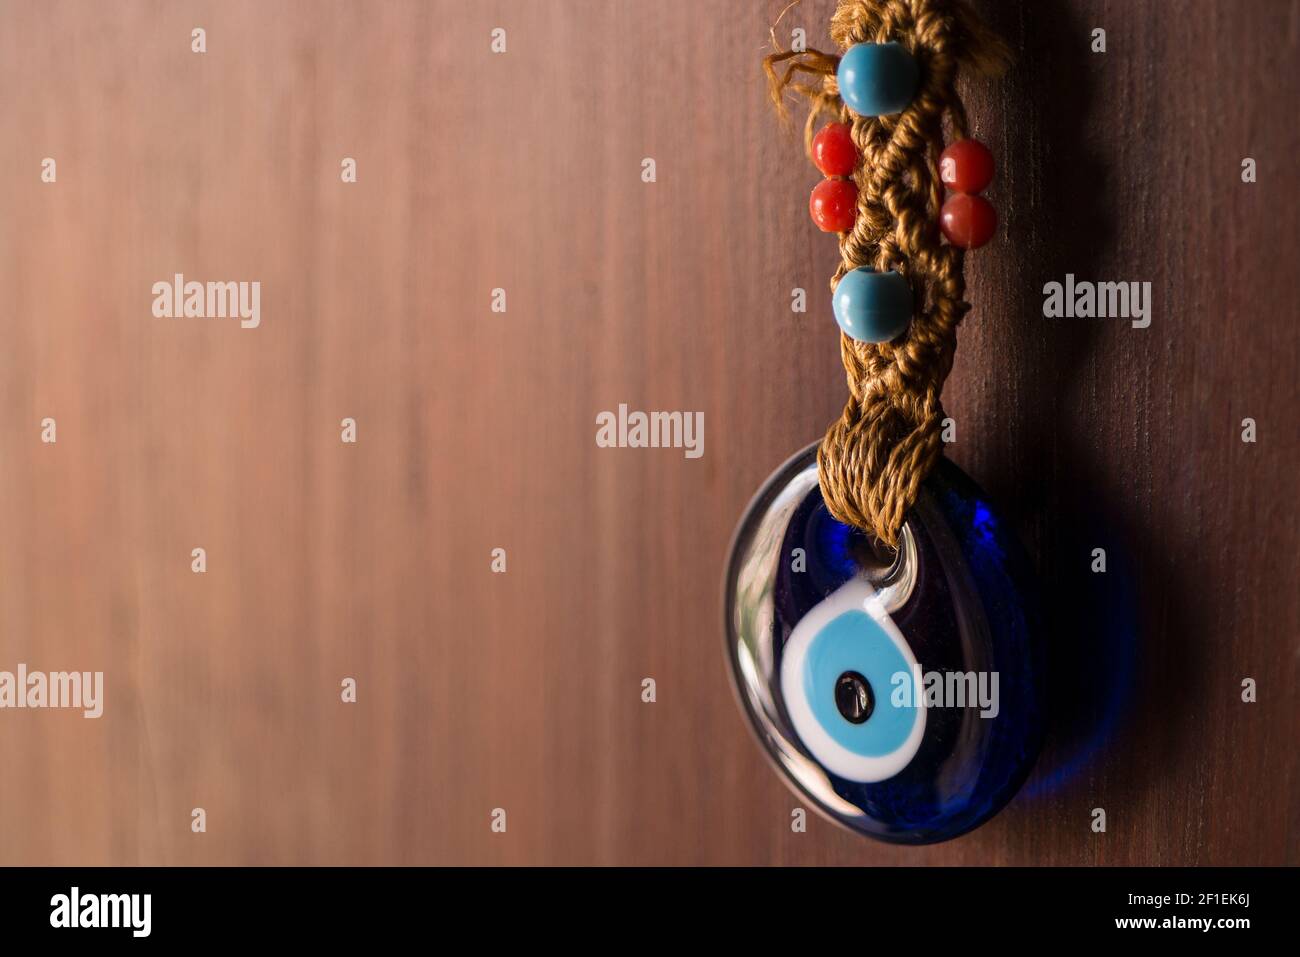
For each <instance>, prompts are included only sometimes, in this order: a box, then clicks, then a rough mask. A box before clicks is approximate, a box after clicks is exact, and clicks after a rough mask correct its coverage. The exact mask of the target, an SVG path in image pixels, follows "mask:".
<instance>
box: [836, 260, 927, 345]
mask: <svg viewBox="0 0 1300 957" xmlns="http://www.w3.org/2000/svg"><path fill="white" fill-rule="evenodd" d="M831 305H832V307H833V308H834V309H835V321H836V322H838V323H839V325H840V328H841V329H843V330H844V331H845V332H846V333H847V334H848V335H850V336H852V337H853V338H854V339H858V340H860V341H862V342H889V341H890V340H891V339H896V338H898V337H899V336H900V335H902V334H903V330H904V329H906V328H907V324H908V322H910V321H911V319H912V287H911V286H910V285H908V282H907V280H906V279H904V278H903V277H902V276H901V275H899V274H898V273H896V272H893V271H890V272H876V271H875V270H874V269H871V268H870V267H868V266H862V267H860V268H858V269H854V270H852V271H851V272H847V273H845V274H844V275H843V276H842V277H841V278H840V281H839V284H838V285H837V286H836V287H835V294H834V296H832V298H831Z"/></svg>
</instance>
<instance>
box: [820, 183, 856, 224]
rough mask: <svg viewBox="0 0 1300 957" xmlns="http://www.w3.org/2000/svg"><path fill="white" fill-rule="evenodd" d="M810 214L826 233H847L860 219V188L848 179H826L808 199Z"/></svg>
mask: <svg viewBox="0 0 1300 957" xmlns="http://www.w3.org/2000/svg"><path fill="white" fill-rule="evenodd" d="M808 212H809V213H811V214H812V218H813V222H814V223H816V224H817V228H818V229H820V230H821V231H822V232H824V233H846V232H848V231H849V230H850V229H852V228H853V221H854V220H855V219H857V218H858V188H857V187H856V186H854V185H853V183H852V182H850V181H849V180H847V179H824V180H822V181H821V182H820V183H818V184H817V185H816V186H815V187H814V188H813V191H812V195H811V196H809V197H808Z"/></svg>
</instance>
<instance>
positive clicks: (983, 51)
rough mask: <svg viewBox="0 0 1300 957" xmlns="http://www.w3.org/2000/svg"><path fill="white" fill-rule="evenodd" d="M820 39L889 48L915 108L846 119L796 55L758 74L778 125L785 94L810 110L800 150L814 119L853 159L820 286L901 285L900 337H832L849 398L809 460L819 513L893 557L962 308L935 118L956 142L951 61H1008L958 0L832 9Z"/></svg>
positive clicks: (826, 83)
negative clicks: (942, 221) (898, 47)
mask: <svg viewBox="0 0 1300 957" xmlns="http://www.w3.org/2000/svg"><path fill="white" fill-rule="evenodd" d="M831 36H832V38H833V39H834V40H835V42H836V43H837V44H838V45H839V46H840V48H841V49H842V50H843V49H847V48H848V47H849V46H851V45H852V44H855V43H864V42H870V43H884V42H888V41H891V40H893V41H896V42H898V43H900V44H902V45H903V46H904V47H905V48H906V49H907V50H908V51H909V52H910V53H911V54H912V56H913V57H914V58H915V59H916V62H917V66H918V67H919V70H920V82H919V85H918V89H917V93H916V96H915V97H914V98H913V100H912V102H911V104H910V105H909V106H908V107H907V109H906V110H904V111H903V112H902V113H900V114H897V115H894V116H881V117H867V116H859V115H858V114H856V113H853V112H851V111H850V110H848V109H847V108H846V107H845V106H844V104H843V102H842V101H841V100H840V98H839V90H838V88H837V87H836V83H835V67H836V65H838V62H839V59H838V57H832V56H829V55H827V54H824V53H820V52H818V51H816V50H809V51H807V52H806V53H782V54H777V55H774V56H771V57H768V59H767V61H765V64H764V65H765V68H766V70H767V73H768V76H769V78H770V80H771V81H772V95H773V99H774V100H775V101H776V103H777V107H778V109H779V110H781V111H782V113H784V104H783V102H782V99H781V96H782V92H783V90H785V89H787V88H790V89H794V90H796V91H797V92H800V93H802V94H803V95H804V96H806V97H808V98H809V100H810V101H811V103H812V109H811V111H810V113H809V116H808V122H807V125H806V127H805V144H806V145H808V144H810V143H811V140H812V136H813V133H814V130H815V126H816V123H817V121H818V118H819V117H821V116H826V117H828V118H831V119H834V120H837V121H839V122H845V123H848V124H850V126H851V128H852V135H853V142H854V143H855V144H856V145H857V147H858V151H859V153H860V154H861V156H862V163H861V165H860V166H859V167H858V169H857V170H856V171H855V173H854V179H855V181H856V184H857V187H858V216H857V221H856V222H855V223H854V226H853V229H852V231H851V232H847V233H842V234H841V235H840V256H841V260H842V261H841V263H840V266H839V268H838V269H836V271H835V275H834V277H833V278H832V279H831V288H832V289H834V287H835V286H836V285H837V284H838V283H839V281H840V278H841V277H842V276H843V275H844V274H845V273H847V272H849V271H850V270H852V269H856V268H858V267H860V266H870V267H872V268H873V269H876V270H878V271H884V270H889V269H893V270H896V271H897V272H899V273H900V274H901V275H903V276H904V277H905V278H906V279H907V280H908V281H909V283H910V284H911V287H912V295H913V300H914V302H915V304H916V305H915V313H914V315H913V317H912V321H911V323H910V325H909V327H908V330H907V332H906V333H905V334H904V335H903V336H902V337H901V338H899V339H896V340H895V341H893V342H890V343H881V344H872V343H867V342H859V341H858V340H856V339H853V338H851V337H850V336H848V335H845V334H843V333H841V335H840V357H841V359H842V361H843V363H844V371H845V373H846V376H847V379H848V385H849V399H848V402H847V403H846V404H845V406H844V411H843V412H842V413H841V415H840V417H839V419H838V420H837V421H836V422H835V423H834V424H832V425H831V427H830V428H829V430H828V431H827V432H826V437H825V438H824V439H823V440H822V443H821V447H820V448H819V449H818V452H817V464H818V477H819V481H820V483H821V491H822V497H823V498H824V499H825V501H826V506H827V508H829V509H830V511H831V514H832V515H834V516H835V517H836V518H837V519H839V520H840V521H841V522H845V523H846V524H849V525H855V526H857V527H858V528H861V529H864V530H865V531H868V532H870V533H872V534H873V535H875V537H876V538H877V539H879V540H880V541H881V542H883V543H884V544H886V545H888V546H890V547H895V546H896V545H897V544H898V533H899V531H900V529H901V528H902V525H903V520H904V517H905V515H906V513H907V511H908V509H910V508H911V507H912V505H913V504H914V503H915V502H916V497H917V494H918V492H919V491H920V487H921V483H922V482H923V481H924V480H925V478H926V476H927V475H929V473H930V470H931V469H932V468H933V467H934V466H935V464H936V463H937V462H938V460H939V457H940V456H941V455H942V454H943V444H942V442H941V440H940V432H941V425H942V421H943V406H942V404H941V403H940V401H939V397H940V393H941V392H942V390H943V383H944V380H945V379H947V377H948V373H949V371H951V369H952V361H953V353H954V352H955V350H956V347H957V324H958V323H959V322H960V321H961V318H962V316H963V315H965V313H966V311H967V310H968V309H969V308H970V305H969V303H967V302H965V301H964V299H963V297H964V295H965V289H966V285H965V280H964V278H963V276H962V263H963V254H962V250H960V249H958V248H957V247H955V246H950V245H946V244H944V243H943V242H942V236H941V233H940V230H939V209H940V207H941V206H942V204H943V196H944V193H943V183H942V181H941V180H940V178H939V170H938V160H939V153H940V152H941V151H942V149H943V142H944V130H943V125H944V119H945V117H947V118H948V119H949V121H950V123H951V127H952V132H953V138H954V139H960V138H962V137H964V136H965V135H966V112H965V109H964V108H963V106H962V102H961V98H960V97H958V95H957V92H956V89H955V88H954V81H955V79H956V75H957V68H958V63H959V62H965V63H968V64H970V65H972V66H974V67H975V68H976V69H977V70H979V71H980V72H985V73H996V72H999V71H1000V70H1001V69H1003V68H1004V67H1005V65H1006V62H1007V59H1008V57H1007V52H1006V48H1005V47H1004V46H1003V45H1002V42H1001V41H1000V40H998V39H997V38H996V37H995V36H993V35H992V34H991V33H990V32H989V31H988V30H986V29H985V28H984V27H983V26H982V25H981V24H980V22H979V21H978V19H977V18H976V17H975V15H974V13H973V12H972V11H971V10H970V8H969V7H967V6H966V4H965V3H964V2H962V0H840V2H839V5H838V6H837V8H836V10H835V14H834V16H833V17H832V18H831ZM785 60H792V61H793V62H792V63H791V64H790V66H789V67H787V69H786V71H785V73H784V75H783V76H778V75H777V72H776V69H775V65H776V64H777V63H780V62H782V61H785ZM796 73H807V74H812V75H819V76H821V78H822V79H821V87H820V88H818V87H816V86H813V85H809V84H800V83H797V82H793V81H794V77H795V74H796Z"/></svg>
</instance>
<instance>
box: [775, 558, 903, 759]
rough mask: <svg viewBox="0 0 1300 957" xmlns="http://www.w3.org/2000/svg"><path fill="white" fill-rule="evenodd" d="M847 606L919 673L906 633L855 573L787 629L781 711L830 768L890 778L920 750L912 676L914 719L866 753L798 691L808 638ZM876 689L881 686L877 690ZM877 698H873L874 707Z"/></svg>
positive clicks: (813, 635) (782, 667) (800, 687)
mask: <svg viewBox="0 0 1300 957" xmlns="http://www.w3.org/2000/svg"><path fill="white" fill-rule="evenodd" d="M849 611H864V612H866V613H867V614H868V615H870V616H871V618H872V620H873V621H875V623H876V624H877V625H878V626H879V627H880V629H881V630H882V631H883V632H884V633H885V634H886V635H887V636H888V637H889V640H890V641H892V642H893V643H894V646H895V647H896V648H897V649H898V651H899V653H900V654H901V655H902V656H903V660H904V661H906V662H907V666H908V669H909V670H910V671H911V673H912V675H913V676H915V675H918V674H919V673H920V666H919V665H918V664H917V661H916V656H915V655H913V654H912V649H911V648H910V647H908V644H907V639H906V638H904V637H903V633H902V632H900V631H899V630H898V626H897V625H895V624H894V622H893V620H892V619H890V617H889V615H888V614H886V613H885V612H884V610H883V608H882V607H881V601H880V596H879V595H878V594H877V592H876V590H875V589H874V588H872V587H871V585H870V584H869V583H868V582H866V581H864V580H863V579H861V578H854V579H852V580H850V581H849V582H848V583H847V584H845V585H843V586H842V587H841V588H840V589H839V590H838V591H836V592H835V593H834V594H832V595H831V596H830V597H829V598H827V599H826V600H825V601H823V602H822V603H821V604H819V605H817V606H816V607H815V608H813V609H812V611H810V612H808V614H806V615H805V616H804V617H803V618H802V619H800V620H799V623H798V624H796V625H795V626H794V630H793V631H792V632H791V633H790V640H789V641H787V642H786V644H785V649H784V650H783V652H782V658H781V694H782V696H783V697H784V698H785V707H786V712H787V713H788V714H789V715H790V722H791V724H792V725H794V730H795V733H797V734H798V735H799V738H800V739H801V740H802V741H803V744H804V747H806V748H807V749H808V751H809V753H810V754H811V755H812V756H813V758H814V759H815V760H817V761H818V762H819V763H820V764H821V765H822V766H823V767H825V768H826V769H827V770H828V771H830V772H831V773H832V774H836V775H838V776H839V777H842V778H844V779H845V780H848V781H860V782H863V783H871V782H875V781H884V780H886V779H887V778H892V777H893V776H894V775H895V774H897V773H898V772H900V771H902V770H903V768H905V767H907V765H908V763H909V762H910V761H911V760H912V758H914V757H915V756H916V752H917V751H918V750H920V747H921V739H922V738H923V737H924V736H925V710H926V709H925V694H924V692H923V690H922V688H921V687H920V686H919V684H918V682H917V681H916V679H915V677H914V678H913V682H912V683H913V686H914V687H913V689H912V697H913V702H912V703H913V706H914V707H915V708H916V720H915V721H914V722H913V723H912V730H911V732H910V733H909V734H908V736H907V738H906V740H904V742H903V743H902V744H901V745H899V747H898V748H896V749H895V750H894V751H891V752H890V753H889V754H884V755H880V756H877V757H872V756H869V755H863V754H857V753H855V752H853V751H850V750H849V749H848V748H846V747H844V745H842V744H840V743H839V742H838V741H836V740H835V739H834V738H833V737H831V735H830V733H829V732H828V731H827V730H826V729H825V728H823V727H822V724H821V722H820V721H818V720H817V718H816V716H815V715H814V714H813V711H812V705H811V703H810V702H809V701H808V698H807V696H806V695H804V693H803V691H802V682H803V670H804V661H805V659H806V658H807V656H808V649H809V647H810V646H811V645H812V642H813V639H814V638H816V637H817V634H818V633H819V632H820V631H821V630H822V628H823V627H825V626H826V625H828V624H830V623H831V622H832V621H833V620H834V619H836V618H838V617H839V616H840V615H842V614H844V613H845V612H849ZM876 693H877V695H879V694H882V693H883V692H882V691H880V690H877V692H876ZM879 706H880V701H879V700H878V701H877V707H879Z"/></svg>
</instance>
